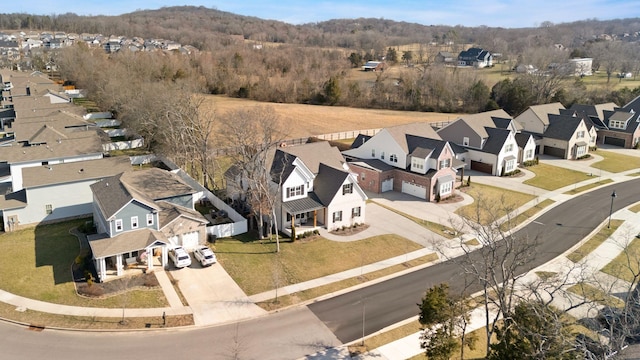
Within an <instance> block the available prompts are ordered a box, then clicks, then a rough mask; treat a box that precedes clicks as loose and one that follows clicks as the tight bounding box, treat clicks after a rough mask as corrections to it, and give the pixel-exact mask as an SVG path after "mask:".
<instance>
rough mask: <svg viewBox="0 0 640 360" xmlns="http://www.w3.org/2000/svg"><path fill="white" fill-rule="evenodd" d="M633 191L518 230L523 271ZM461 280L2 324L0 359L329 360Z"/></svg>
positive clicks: (423, 277)
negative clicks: (232, 318)
mask: <svg viewBox="0 0 640 360" xmlns="http://www.w3.org/2000/svg"><path fill="white" fill-rule="evenodd" d="M638 186H640V179H636V180H632V181H628V182H625V183H618V184H615V185H614V186H609V187H607V188H604V189H600V190H596V191H593V192H590V193H588V194H585V195H582V196H579V197H577V198H575V199H573V200H571V201H569V202H566V203H563V204H560V205H558V206H556V207H555V208H553V209H551V210H549V211H548V212H547V213H545V214H544V215H542V216H540V217H539V218H538V219H537V220H536V222H535V223H531V224H530V225H529V226H526V227H525V228H523V229H522V230H521V231H520V232H518V234H517V236H530V237H535V236H538V235H540V239H541V240H542V241H543V242H541V244H540V247H539V250H538V253H539V255H538V256H537V257H536V258H535V260H534V261H532V262H531V263H529V264H528V266H527V268H533V267H535V266H537V265H539V264H543V263H545V262H547V261H549V260H551V259H553V258H554V257H556V256H557V255H559V254H561V253H563V252H564V251H565V250H567V249H569V248H570V247H571V246H573V245H574V244H575V243H576V242H578V241H579V240H581V239H582V238H584V237H585V236H586V235H588V234H589V233H590V232H591V231H592V230H593V229H594V228H595V227H596V226H598V224H600V223H601V222H602V221H603V219H606V218H607V216H608V215H609V206H610V204H611V197H610V195H611V192H612V190H613V189H614V188H615V190H616V193H617V194H618V197H617V198H616V199H615V201H614V211H615V210H617V209H620V208H623V207H625V206H627V205H629V204H631V203H635V202H638V201H640V192H639V191H637V190H635V189H636V188H638ZM523 270H525V269H523ZM462 280H463V279H462V278H461V271H460V268H459V266H458V265H456V264H455V263H453V262H445V263H441V264H439V265H436V266H432V267H429V268H426V269H424V270H421V271H416V272H413V273H410V274H407V275H404V276H400V277H397V278H394V279H391V280H388V281H385V282H382V283H379V284H376V285H373V286H368V287H365V288H362V289H360V290H357V291H354V292H350V293H348V294H345V295H342V296H338V297H335V298H332V299H328V300H324V301H319V302H317V303H314V304H312V305H310V306H309V307H308V308H307V307H297V308H291V309H288V310H283V311H281V312H279V313H275V314H271V315H269V316H264V317H260V318H257V319H252V320H250V321H246V322H242V323H238V324H229V325H225V326H218V327H211V328H197V329H182V330H180V329H169V330H165V331H142V332H130V333H111V332H101V333H90V332H83V331H55V330H47V329H45V330H44V331H39V332H38V331H32V330H27V329H25V328H24V327H21V326H15V325H11V324H7V323H0V354H2V355H0V358H2V359H5V358H6V359H12V360H13V359H16V360H21V359H43V358H44V359H53V360H56V359H65V360H68V359H86V358H87V356H89V357H91V358H92V359H96V360H102V359H104V360H110V359H114V358H118V359H137V358H147V357H157V358H161V359H192V358H202V359H230V358H231V359H232V358H239V359H261V360H272V359H273V360H277V359H297V358H300V357H303V356H305V355H307V354H314V353H324V354H326V356H327V357H328V358H335V356H334V354H333V353H332V351H333V350H332V348H333V347H335V346H337V345H340V344H341V343H344V342H348V341H351V340H355V339H359V338H360V337H361V336H362V325H363V314H364V315H365V321H364V325H365V334H369V333H372V332H375V331H377V330H380V329H382V328H384V327H386V326H388V325H391V324H394V323H396V322H398V321H401V320H404V319H407V318H409V317H412V316H414V315H416V314H417V311H418V308H417V306H416V304H417V303H418V302H419V301H420V298H421V297H422V294H423V292H424V291H425V290H426V289H427V288H429V287H430V286H431V285H433V284H437V283H441V282H448V283H449V284H450V285H452V287H453V286H456V284H459V283H460V281H462ZM309 309H311V311H310V310H309ZM312 311H313V312H312ZM314 313H315V315H314ZM316 316H317V317H316ZM318 318H320V319H321V320H322V321H324V324H326V326H324V324H323V323H321V322H320V321H318ZM329 330H331V331H329ZM332 331H333V332H332ZM334 334H335V335H334Z"/></svg>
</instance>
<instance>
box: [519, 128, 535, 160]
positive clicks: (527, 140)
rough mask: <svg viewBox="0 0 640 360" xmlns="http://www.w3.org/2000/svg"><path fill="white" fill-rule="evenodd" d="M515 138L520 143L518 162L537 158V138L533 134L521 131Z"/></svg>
mask: <svg viewBox="0 0 640 360" xmlns="http://www.w3.org/2000/svg"><path fill="white" fill-rule="evenodd" d="M515 138H516V142H517V143H518V160H517V161H518V164H525V163H526V162H527V161H533V160H535V158H536V140H535V137H534V136H533V134H530V133H522V132H519V133H516V134H515Z"/></svg>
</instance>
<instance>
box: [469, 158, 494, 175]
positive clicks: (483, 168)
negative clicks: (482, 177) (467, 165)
mask: <svg viewBox="0 0 640 360" xmlns="http://www.w3.org/2000/svg"><path fill="white" fill-rule="evenodd" d="M471 170H476V171H480V172H483V173H487V174H492V173H493V165H491V164H487V163H483V162H480V161H473V160H471Z"/></svg>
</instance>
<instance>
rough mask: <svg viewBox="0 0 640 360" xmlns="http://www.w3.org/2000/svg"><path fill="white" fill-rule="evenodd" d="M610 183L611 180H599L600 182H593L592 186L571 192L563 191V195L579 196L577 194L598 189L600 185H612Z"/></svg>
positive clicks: (581, 187) (585, 186)
mask: <svg viewBox="0 0 640 360" xmlns="http://www.w3.org/2000/svg"><path fill="white" fill-rule="evenodd" d="M612 182H613V180H611V179H604V180H600V181H597V182H594V183H592V184H588V185H584V186H580V187H577V188H574V189H572V190H569V191H565V194H567V195H575V194H579V193H581V192H583V191H587V190H589V189H593V188H595V187H598V186H600V185H606V184H609V183H612Z"/></svg>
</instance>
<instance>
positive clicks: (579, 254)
mask: <svg viewBox="0 0 640 360" xmlns="http://www.w3.org/2000/svg"><path fill="white" fill-rule="evenodd" d="M622 223H623V221H622V220H615V219H614V220H611V228H610V229H608V228H607V227H606V226H605V227H603V228H602V229H600V231H598V233H597V234H595V235H593V236H592V237H591V238H589V240H587V241H586V242H584V243H583V244H582V245H581V246H580V247H579V248H578V249H577V250H576V251H574V252H572V253H571V254H569V255H567V259H569V260H571V261H573V262H578V261H580V260H582V259H584V257H585V256H587V255H589V254H590V253H591V252H592V251H593V250H595V249H596V248H597V247H598V246H600V245H601V244H602V243H603V242H604V241H605V240H607V239H608V238H609V237H610V236H611V235H612V234H613V233H614V232H615V231H616V229H618V227H619V226H620V225H622Z"/></svg>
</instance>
